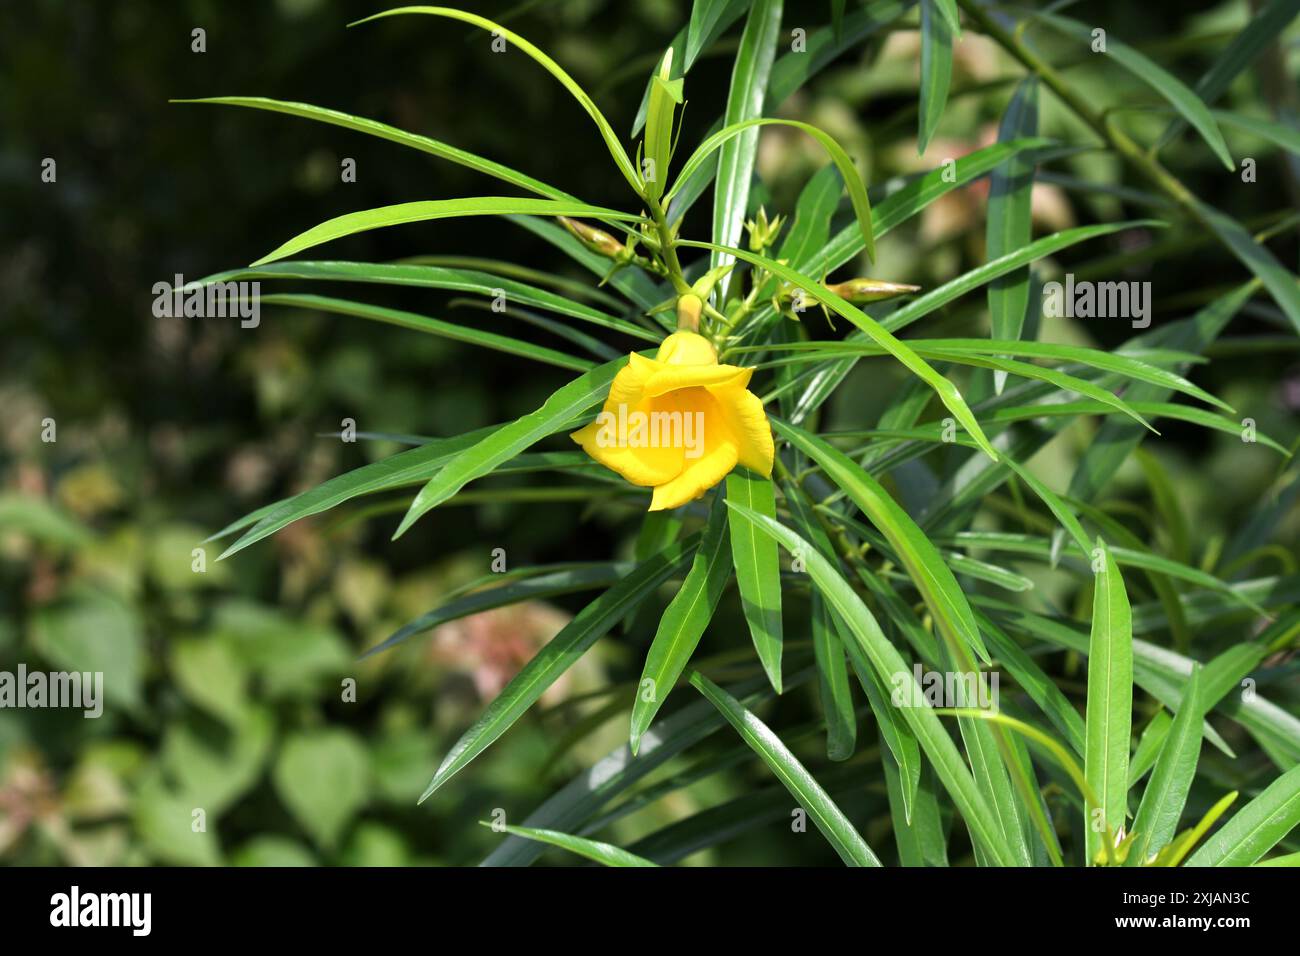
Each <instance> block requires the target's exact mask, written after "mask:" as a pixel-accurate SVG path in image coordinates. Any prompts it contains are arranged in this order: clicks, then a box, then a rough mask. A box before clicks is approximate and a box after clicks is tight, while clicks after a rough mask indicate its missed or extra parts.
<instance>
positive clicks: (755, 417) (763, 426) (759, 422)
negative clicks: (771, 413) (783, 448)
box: [709, 386, 776, 477]
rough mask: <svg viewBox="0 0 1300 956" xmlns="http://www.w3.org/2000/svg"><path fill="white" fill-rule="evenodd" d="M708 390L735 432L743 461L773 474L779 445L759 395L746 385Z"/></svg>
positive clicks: (738, 455) (757, 469) (764, 473)
mask: <svg viewBox="0 0 1300 956" xmlns="http://www.w3.org/2000/svg"><path fill="white" fill-rule="evenodd" d="M709 391H710V392H711V393H712V394H713V397H714V398H715V399H716V400H717V403H718V406H719V407H720V408H721V409H722V412H723V416H724V417H725V419H726V421H727V425H728V427H729V429H730V431H731V432H732V434H733V435H734V438H735V442H736V445H737V458H738V460H739V461H740V463H741V464H742V465H744V466H745V467H746V468H752V469H753V470H754V471H756V472H758V473H759V474H761V475H763V476H764V477H771V475H772V460H773V458H775V456H776V445H775V443H774V442H773V441H772V426H771V424H770V423H769V422H768V420H767V412H765V411H764V410H763V403H762V402H761V401H759V399H758V396H757V395H755V394H754V393H753V392H751V391H748V390H747V389H743V388H732V387H730V386H724V387H722V388H718V389H709Z"/></svg>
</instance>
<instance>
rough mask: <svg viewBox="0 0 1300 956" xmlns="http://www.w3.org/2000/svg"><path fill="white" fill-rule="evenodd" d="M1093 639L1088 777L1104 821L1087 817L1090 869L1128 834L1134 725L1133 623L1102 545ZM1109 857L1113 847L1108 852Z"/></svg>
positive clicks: (1098, 552) (1116, 571)
mask: <svg viewBox="0 0 1300 956" xmlns="http://www.w3.org/2000/svg"><path fill="white" fill-rule="evenodd" d="M1093 562H1094V563H1093V568H1094V578H1095V581H1096V584H1095V592H1094V595H1093V604H1092V634H1091V637H1090V638H1089V642H1088V709H1087V713H1086V714H1085V720H1084V726H1085V731H1086V744H1087V745H1086V749H1085V752H1084V775H1085V776H1086V777H1087V780H1088V784H1089V785H1090V786H1091V787H1092V790H1093V792H1094V793H1096V794H1097V798H1098V799H1099V800H1100V801H1101V806H1100V808H1099V809H1100V810H1101V811H1102V818H1101V819H1093V818H1092V816H1091V814H1086V815H1085V819H1084V826H1085V828H1086V831H1087V847H1088V863H1092V862H1093V861H1094V859H1095V857H1096V856H1097V852H1098V850H1100V849H1102V847H1103V845H1104V844H1105V842H1106V834H1107V833H1108V832H1109V833H1113V834H1115V835H1116V836H1118V835H1120V834H1122V833H1124V832H1125V829H1126V828H1125V815H1126V812H1127V806H1128V804H1127V796H1128V755H1129V747H1130V746H1131V741H1130V739H1129V738H1130V731H1131V728H1132V720H1133V619H1132V613H1131V611H1130V609H1129V602H1128V593H1127V592H1126V591H1125V589H1124V579H1123V578H1121V577H1120V573H1119V565H1117V564H1116V563H1115V558H1114V557H1113V556H1112V555H1111V553H1110V551H1109V550H1108V549H1107V548H1106V545H1105V543H1104V542H1103V541H1102V540H1101V539H1100V538H1099V539H1097V548H1096V550H1095V551H1094V552H1093ZM1105 849H1106V853H1107V854H1109V853H1110V852H1111V850H1112V849H1113V847H1110V846H1106V847H1105Z"/></svg>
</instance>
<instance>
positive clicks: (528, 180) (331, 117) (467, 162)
mask: <svg viewBox="0 0 1300 956" xmlns="http://www.w3.org/2000/svg"><path fill="white" fill-rule="evenodd" d="M169 102H171V103H212V104H215V105H220V106H246V107H249V108H251V109H258V110H269V111H271V112H273V113H286V114H288V115H289V116H299V117H302V118H303V119H310V120H317V121H319V122H322V123H329V124H331V125H333V126H341V127H343V128H344V129H350V130H355V131H356V132H358V133H366V134H368V135H370V136H377V137H379V138H380V139H386V140H388V141H389V142H392V143H398V144H400V145H402V146H410V147H411V148H412V149H418V150H420V151H421V152H424V153H429V154H430V155H432V156H437V157H438V158H439V159H446V160H450V161H451V162H453V163H457V164H459V165H461V166H467V167H469V168H470V169H473V170H476V171H477V172H480V173H486V174H487V175H488V176H495V177H496V178H497V179H501V180H504V181H505V182H508V183H510V184H511V185H513V186H518V187H519V188H520V189H526V190H528V191H529V192H531V193H537V194H538V195H541V196H546V197H548V198H550V199H561V200H564V201H566V202H574V201H577V200H576V199H575V197H573V196H570V195H569V194H568V193H566V192H564V190H562V189H556V188H555V187H554V186H550V185H547V184H546V183H543V182H540V181H538V180H536V179H534V178H533V177H531V176H527V175H525V174H523V173H521V172H519V171H518V170H515V169H511V168H510V167H509V166H503V165H501V164H500V163H496V162H493V161H492V160H490V159H484V158H483V157H482V156H475V155H474V154H473V153H468V152H466V151H465V150H463V149H457V148H456V147H455V146H449V145H447V144H446V143H442V142H439V141H438V140H436V139H430V138H429V137H427V136H418V135H416V134H415V133H408V132H406V131H405V130H401V129H397V128H396V127H394V126H389V125H387V124H386V123H380V122H377V121H376V120H371V119H365V118H363V117H360V116H350V115H348V114H347V113H340V112H339V111H338V110H330V109H325V108H324V107H321V106H312V105H311V104H309V103H290V102H286V101H284V100H272V99H267V98H266V97H262V96H209V97H204V98H202V99H193V100H169Z"/></svg>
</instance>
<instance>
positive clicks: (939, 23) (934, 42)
mask: <svg viewBox="0 0 1300 956" xmlns="http://www.w3.org/2000/svg"><path fill="white" fill-rule="evenodd" d="M942 6H943V4H942V2H941V0H921V108H920V111H919V113H918V119H919V127H918V130H917V134H916V151H917V152H918V153H920V154H921V155H924V154H925V150H926V147H927V146H929V145H930V137H931V136H933V135H934V131H935V128H936V127H938V125H939V120H940V119H942V118H943V108H944V106H946V105H947V103H948V84H949V82H951V80H952V36H953V29H954V28H953V26H952V24H951V23H950V22H949V20H948V19H947V16H946V15H945V13H944V11H943V10H942V9H941V7H942Z"/></svg>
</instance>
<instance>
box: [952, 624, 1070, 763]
mask: <svg viewBox="0 0 1300 956" xmlns="http://www.w3.org/2000/svg"><path fill="white" fill-rule="evenodd" d="M975 618H976V620H977V621H978V622H979V626H980V630H981V631H982V632H983V634H984V636H985V637H986V638H987V639H988V643H989V650H990V651H992V653H993V655H994V657H995V658H996V659H997V661H998V663H1000V664H1001V665H1002V666H1003V667H1005V668H1006V669H1007V670H1008V671H1010V672H1011V676H1012V677H1014V678H1015V679H1016V683H1017V684H1019V685H1020V687H1021V689H1022V690H1024V692H1025V693H1026V694H1028V695H1029V698H1030V700H1032V701H1033V702H1034V703H1035V704H1037V705H1038V706H1039V708H1040V709H1041V710H1042V711H1043V713H1044V714H1046V715H1047V719H1048V720H1050V721H1051V722H1052V725H1053V726H1054V727H1056V729H1057V730H1059V731H1060V732H1061V735H1062V736H1063V737H1064V738H1065V742H1066V743H1067V744H1069V745H1070V748H1071V749H1072V750H1073V751H1074V752H1075V753H1076V754H1078V755H1079V756H1080V757H1082V756H1083V753H1084V736H1085V731H1084V726H1083V718H1082V717H1080V716H1079V712H1078V711H1077V710H1075V708H1074V705H1073V704H1071V703H1070V700H1069V698H1068V697H1066V696H1065V695H1064V694H1063V693H1061V690H1060V688H1059V687H1057V686H1056V681H1054V680H1053V679H1052V678H1051V677H1049V676H1048V675H1047V674H1046V673H1044V671H1043V669H1042V668H1041V667H1039V666H1038V664H1037V663H1035V661H1034V659H1033V658H1032V657H1030V656H1029V655H1028V654H1027V653H1025V651H1024V650H1022V649H1021V647H1020V645H1018V644H1017V643H1016V642H1015V641H1013V640H1012V639H1011V638H1010V637H1009V636H1008V635H1007V634H1006V632H1005V631H1003V630H1002V628H1000V627H998V626H997V625H996V624H994V623H993V621H991V620H990V619H989V618H988V617H987V616H985V615H983V614H981V613H979V612H978V611H977V612H975Z"/></svg>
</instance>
